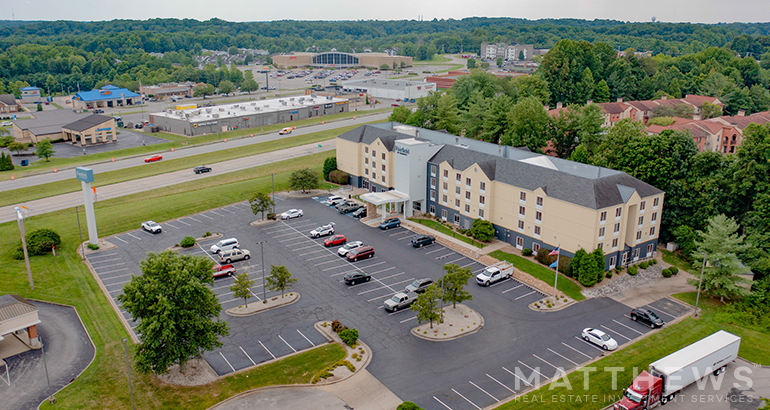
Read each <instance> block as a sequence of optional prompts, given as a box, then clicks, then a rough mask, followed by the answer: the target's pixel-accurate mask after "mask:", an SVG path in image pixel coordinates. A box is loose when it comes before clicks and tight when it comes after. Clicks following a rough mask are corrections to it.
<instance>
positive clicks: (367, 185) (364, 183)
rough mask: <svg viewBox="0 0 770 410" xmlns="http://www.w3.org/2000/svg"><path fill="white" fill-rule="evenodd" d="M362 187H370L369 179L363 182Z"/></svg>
mask: <svg viewBox="0 0 770 410" xmlns="http://www.w3.org/2000/svg"><path fill="white" fill-rule="evenodd" d="M361 188H364V189H369V181H364V182H362V183H361Z"/></svg>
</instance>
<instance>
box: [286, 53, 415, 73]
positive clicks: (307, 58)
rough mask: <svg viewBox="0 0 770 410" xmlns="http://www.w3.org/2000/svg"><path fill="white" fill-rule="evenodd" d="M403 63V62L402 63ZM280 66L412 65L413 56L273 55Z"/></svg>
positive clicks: (378, 54)
mask: <svg viewBox="0 0 770 410" xmlns="http://www.w3.org/2000/svg"><path fill="white" fill-rule="evenodd" d="M402 63H403V64H402ZM273 64H275V65H276V66H277V67H278V68H281V69H283V68H289V67H306V66H310V67H377V68H380V67H382V65H387V66H388V67H393V64H395V65H396V66H397V67H411V66H412V57H405V56H392V55H389V54H386V53H340V52H336V51H335V52H329V53H293V54H283V55H277V56H273Z"/></svg>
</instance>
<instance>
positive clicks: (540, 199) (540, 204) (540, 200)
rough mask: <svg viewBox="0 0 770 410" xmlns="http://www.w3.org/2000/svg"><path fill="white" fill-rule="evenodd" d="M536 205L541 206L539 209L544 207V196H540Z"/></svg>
mask: <svg viewBox="0 0 770 410" xmlns="http://www.w3.org/2000/svg"><path fill="white" fill-rule="evenodd" d="M536 204H537V206H539V207H542V206H543V197H542V196H539V197H537V202H536Z"/></svg>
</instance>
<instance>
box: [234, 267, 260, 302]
mask: <svg viewBox="0 0 770 410" xmlns="http://www.w3.org/2000/svg"><path fill="white" fill-rule="evenodd" d="M253 284H254V280H253V279H251V278H249V274H248V273H246V272H243V273H241V274H240V275H238V276H236V277H235V282H233V286H230V291H232V292H233V296H235V297H236V298H241V299H243V304H244V305H246V307H249V299H250V298H251V297H252V296H253V295H252V294H251V285H253Z"/></svg>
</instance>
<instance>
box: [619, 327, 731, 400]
mask: <svg viewBox="0 0 770 410" xmlns="http://www.w3.org/2000/svg"><path fill="white" fill-rule="evenodd" d="M740 346H741V338H740V337H738V336H735V335H734V334H732V333H728V332H725V331H724V330H720V331H718V332H716V333H714V334H712V335H711V336H708V337H706V338H704V339H701V340H699V341H697V342H695V343H693V344H691V345H689V346H687V347H685V348H683V349H681V350H679V351H676V352H674V353H671V354H670V355H668V356H666V357H664V358H662V359H660V360H658V361H656V362H654V363H652V364H650V367H649V369H648V371H642V373H641V374H640V375H639V376H637V377H636V379H634V382H633V383H632V384H631V386H630V387H628V388H627V389H626V390H625V394H624V395H623V398H622V399H621V400H620V401H619V402H617V403H615V404H614V406H613V408H614V409H615V410H642V409H651V408H654V407H657V406H660V405H663V404H666V403H668V402H669V401H671V400H673V399H674V396H676V395H677V394H678V393H679V392H681V391H682V390H683V389H684V388H685V387H687V386H689V385H690V384H692V383H694V382H695V381H697V380H700V379H702V378H704V377H706V376H707V375H708V374H709V373H713V374H714V375H715V376H716V375H719V374H720V373H722V372H724V371H725V367H727V364H728V363H730V362H732V361H733V360H735V358H737V357H738V349H739V348H740Z"/></svg>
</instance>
